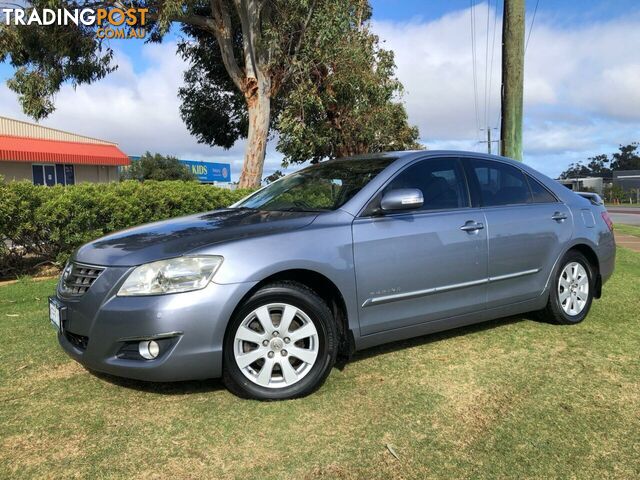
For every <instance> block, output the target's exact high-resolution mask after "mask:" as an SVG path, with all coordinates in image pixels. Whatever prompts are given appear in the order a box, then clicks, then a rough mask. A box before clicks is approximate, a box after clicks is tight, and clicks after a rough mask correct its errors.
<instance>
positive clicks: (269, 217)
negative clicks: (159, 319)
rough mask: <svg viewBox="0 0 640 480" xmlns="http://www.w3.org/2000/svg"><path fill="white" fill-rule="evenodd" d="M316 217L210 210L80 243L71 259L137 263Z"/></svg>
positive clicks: (285, 228) (281, 228)
mask: <svg viewBox="0 0 640 480" xmlns="http://www.w3.org/2000/svg"><path fill="white" fill-rule="evenodd" d="M317 215H318V214H317V213H314V212H268V211H260V210H247V209H225V210H216V211H212V212H206V213H200V214H197V215H190V216H187V217H179V218H174V219H171V220H165V221H162V222H155V223H148V224H145V225H141V226H139V227H134V228H129V229H127V230H122V231H120V232H116V233H113V234H111V235H107V236H106V237H102V238H99V239H97V240H94V241H93V242H90V243H87V244H86V245H83V246H82V247H80V248H79V249H78V250H77V252H76V253H75V255H74V260H75V261H78V262H81V263H87V264H90V265H104V266H132V265H140V264H143V263H147V262H153V261H155V260H162V259H165V258H172V257H177V256H179V255H184V254H186V253H188V252H190V251H193V250H195V249H198V248H201V247H205V246H208V245H213V244H216V243H220V242H227V241H230V240H237V239H240V238H247V237H253V236H260V235H268V234H271V233H277V232H284V231H289V230H295V229H299V228H302V227H304V226H306V225H309V224H310V223H311V222H313V220H314V219H315V218H316V217H317Z"/></svg>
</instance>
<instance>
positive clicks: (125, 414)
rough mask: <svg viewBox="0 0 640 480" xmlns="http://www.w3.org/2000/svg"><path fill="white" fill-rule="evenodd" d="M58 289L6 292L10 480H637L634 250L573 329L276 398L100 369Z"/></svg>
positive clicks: (372, 364) (423, 353) (639, 347)
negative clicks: (57, 302)
mask: <svg viewBox="0 0 640 480" xmlns="http://www.w3.org/2000/svg"><path fill="white" fill-rule="evenodd" d="M53 286H54V282H53V281H51V280H49V281H39V282H35V281H32V280H22V281H20V282H18V283H15V284H12V285H7V286H3V287H0V420H1V421H0V478H36V477H41V478H56V479H57V478H69V477H71V478H120V477H126V478H162V479H164V478H179V479H184V478H203V477H207V478H240V479H251V478H256V479H266V478H274V479H275V478H278V479H281V478H292V479H311V478H338V479H355V478H366V479H378V478H379V479H383V478H384V479H386V478H415V479H424V478H455V479H459V478H505V477H512V478H585V479H590V480H591V479H600V478H624V479H631V478H640V254H636V253H633V252H631V251H629V250H626V249H619V251H618V265H617V271H616V274H615V276H614V278H613V279H612V280H611V281H610V283H608V284H607V285H606V286H605V290H604V298H603V299H601V300H599V301H596V302H595V303H594V306H593V309H592V311H591V314H590V315H589V317H588V319H587V320H586V321H585V322H584V323H583V324H581V325H579V326H573V327H569V326H567V327H564V326H556V325H550V324H546V323H541V322H538V321H535V320H533V319H531V318H528V317H525V318H514V319H508V320H502V321H495V322H490V323H488V324H484V325H481V326H475V327H472V328H464V329H460V330H456V331H454V332H449V333H446V334H440V335H435V336H430V337H423V338H420V339H416V340H413V341H407V342H402V343H396V344H392V345H390V346H386V347H382V348H376V349H373V350H369V351H366V352H363V353H360V354H358V355H357V356H356V358H355V359H354V360H353V361H352V362H351V363H349V364H347V365H346V366H345V367H344V368H342V369H341V370H338V369H334V371H333V372H332V374H331V376H330V377H329V379H328V381H327V383H326V384H325V386H324V387H323V388H322V389H320V391H318V392H317V393H316V394H314V395H312V396H311V397H308V398H306V399H302V400H295V401H287V402H278V403H260V402H255V401H245V400H239V399H238V398H236V397H234V396H232V395H231V394H229V393H228V392H227V391H226V390H224V388H223V387H222V386H221V385H220V383H219V382H218V381H207V382H189V383H181V384H162V385H153V384H144V383H139V382H133V381H123V380H116V379H113V378H107V377H103V376H101V377H98V376H95V375H93V374H91V373H89V372H88V371H86V370H84V369H83V368H82V367H81V366H79V365H78V364H76V363H75V362H73V361H71V360H70V359H69V358H67V357H66V355H65V354H64V353H63V352H62V351H61V350H60V349H59V348H58V345H57V342H56V340H55V335H54V332H53V330H52V328H51V327H50V326H49V323H48V319H47V306H46V297H47V295H48V294H49V293H50V292H51V291H52V289H53ZM389 446H390V447H391V450H393V452H395V453H396V454H397V458H396V457H395V456H394V455H393V454H392V453H391V451H390V450H389Z"/></svg>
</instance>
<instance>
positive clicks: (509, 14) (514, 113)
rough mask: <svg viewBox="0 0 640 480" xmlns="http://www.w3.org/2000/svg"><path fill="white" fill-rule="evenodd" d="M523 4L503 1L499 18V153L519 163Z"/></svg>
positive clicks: (510, 0)
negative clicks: (501, 15)
mask: <svg viewBox="0 0 640 480" xmlns="http://www.w3.org/2000/svg"><path fill="white" fill-rule="evenodd" d="M524 2H525V0H504V13H503V17H502V112H501V113H502V120H501V124H500V139H501V142H502V143H501V149H500V153H501V154H502V155H503V156H505V157H511V158H513V159H515V160H519V161H522V91H523V84H524V11H525V10H524Z"/></svg>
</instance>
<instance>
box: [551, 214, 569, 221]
mask: <svg viewBox="0 0 640 480" xmlns="http://www.w3.org/2000/svg"><path fill="white" fill-rule="evenodd" d="M551 219H552V220H555V221H556V222H562V221H564V220H566V219H567V214H566V213H562V212H556V213H554V214H553V216H552V217H551Z"/></svg>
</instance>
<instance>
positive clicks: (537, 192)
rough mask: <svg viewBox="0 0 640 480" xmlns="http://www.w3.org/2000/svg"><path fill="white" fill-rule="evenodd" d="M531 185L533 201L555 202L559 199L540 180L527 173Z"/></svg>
mask: <svg viewBox="0 0 640 480" xmlns="http://www.w3.org/2000/svg"><path fill="white" fill-rule="evenodd" d="M527 180H528V181H529V186H530V187H531V195H532V196H533V203H555V202H557V201H558V200H557V199H556V197H554V196H553V194H552V193H551V192H549V190H547V189H546V188H545V187H544V186H543V185H542V184H541V183H540V182H538V181H537V180H536V179H535V178H533V177H532V176H531V175H527Z"/></svg>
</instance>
